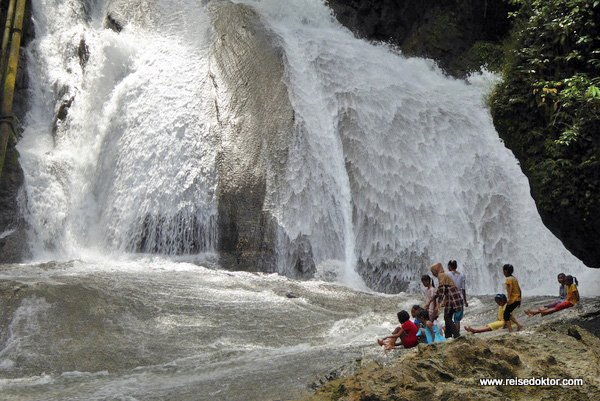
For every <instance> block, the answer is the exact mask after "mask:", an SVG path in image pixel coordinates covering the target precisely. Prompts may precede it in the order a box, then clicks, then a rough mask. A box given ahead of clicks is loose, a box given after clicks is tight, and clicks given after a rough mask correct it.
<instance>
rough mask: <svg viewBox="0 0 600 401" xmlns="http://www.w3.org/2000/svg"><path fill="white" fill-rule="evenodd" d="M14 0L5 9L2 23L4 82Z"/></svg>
mask: <svg viewBox="0 0 600 401" xmlns="http://www.w3.org/2000/svg"><path fill="white" fill-rule="evenodd" d="M15 3H16V2H15V0H10V3H8V8H7V10H6V22H5V24H4V33H3V35H2V59H1V60H2V63H1V64H0V66H2V78H3V81H2V83H4V73H5V72H6V71H5V69H6V59H7V57H8V44H9V43H10V28H11V27H12V23H13V17H14V14H15Z"/></svg>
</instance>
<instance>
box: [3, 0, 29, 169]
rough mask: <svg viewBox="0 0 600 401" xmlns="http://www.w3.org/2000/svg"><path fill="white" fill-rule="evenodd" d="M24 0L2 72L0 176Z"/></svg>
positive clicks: (21, 29)
mask: <svg viewBox="0 0 600 401" xmlns="http://www.w3.org/2000/svg"><path fill="white" fill-rule="evenodd" d="M25 2H26V0H17V9H16V13H15V20H14V25H13V28H12V30H11V31H12V40H11V42H10V52H9V55H8V61H7V64H6V72H5V74H4V85H3V86H2V107H1V111H2V120H0V177H1V176H2V168H3V167H4V157H5V156H6V147H7V146H8V138H9V137H10V134H11V132H12V129H13V127H12V124H11V123H10V122H9V121H7V120H6V118H8V117H9V116H12V106H13V99H14V94H15V83H16V80H17V67H18V65H19V50H20V47H21V37H22V36H23V19H24V17H25ZM5 33H6V32H5Z"/></svg>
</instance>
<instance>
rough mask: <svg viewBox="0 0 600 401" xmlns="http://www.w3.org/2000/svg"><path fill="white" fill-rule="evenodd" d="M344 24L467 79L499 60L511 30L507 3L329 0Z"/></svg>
mask: <svg viewBox="0 0 600 401" xmlns="http://www.w3.org/2000/svg"><path fill="white" fill-rule="evenodd" d="M328 4H329V6H330V7H331V8H332V9H333V11H334V14H335V16H336V18H337V19H338V20H339V21H340V23H341V24H342V25H344V26H346V27H347V28H349V29H350V30H351V31H353V32H354V33H355V34H356V35H357V36H359V37H363V38H366V39H370V40H378V41H385V42H390V43H392V44H394V45H397V46H398V47H399V48H400V49H401V50H402V52H403V53H404V54H406V55H407V56H419V57H427V58H432V59H434V60H436V61H437V62H438V63H439V65H440V67H442V69H444V70H445V71H446V72H448V73H449V74H451V75H454V76H464V75H465V74H466V73H467V72H469V71H471V70H478V69H479V67H480V66H481V65H482V63H485V62H486V61H490V60H489V59H490V56H491V57H492V58H494V57H496V56H495V55H492V54H489V53H490V52H493V53H497V54H499V49H496V50H494V49H493V48H494V45H497V44H498V43H499V42H500V41H501V40H503V39H504V37H505V36H506V34H507V33H508V31H509V29H510V24H509V21H508V19H507V13H508V12H509V11H510V10H511V6H510V5H509V4H508V2H506V1H503V0H489V1H487V0H486V1H477V0H462V1H457V0H405V1H392V0H381V1H373V0H328Z"/></svg>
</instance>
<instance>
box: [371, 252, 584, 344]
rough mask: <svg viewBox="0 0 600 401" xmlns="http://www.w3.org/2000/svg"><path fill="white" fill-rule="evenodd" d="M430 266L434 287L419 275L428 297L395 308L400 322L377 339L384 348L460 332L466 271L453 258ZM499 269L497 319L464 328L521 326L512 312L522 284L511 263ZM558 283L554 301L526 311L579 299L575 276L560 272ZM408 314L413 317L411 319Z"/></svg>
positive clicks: (553, 309)
mask: <svg viewBox="0 0 600 401" xmlns="http://www.w3.org/2000/svg"><path fill="white" fill-rule="evenodd" d="M430 270H431V274H432V275H433V277H435V278H436V279H437V280H438V286H437V288H436V287H435V285H434V281H433V278H431V277H430V276H429V275H427V274H425V275H423V276H422V277H421V282H422V284H423V286H424V287H425V289H426V290H425V294H426V298H427V301H426V303H425V305H424V306H423V307H421V306H420V305H414V306H413V307H412V309H411V311H410V315H409V313H408V312H407V311H405V310H402V311H400V312H398V321H399V322H400V326H398V327H396V329H395V330H394V331H393V332H392V335H390V336H388V337H384V338H382V339H380V340H377V343H378V344H379V345H381V346H382V347H384V348H385V349H393V348H395V347H398V346H400V345H402V346H403V347H404V348H411V347H414V346H416V345H417V344H418V343H419V342H421V343H426V344H428V343H433V342H441V341H445V340H446V339H447V338H451V337H453V338H456V337H458V336H460V321H461V320H462V317H463V313H464V308H465V307H467V306H469V305H468V303H467V293H466V289H465V281H466V280H465V275H464V274H463V273H461V272H459V271H458V270H457V263H456V261H455V260H451V261H449V262H448V273H446V272H445V271H444V268H443V266H442V264H441V263H436V264H434V265H433V266H431V267H430ZM502 272H503V274H504V277H506V281H505V285H506V294H496V296H495V298H494V300H495V302H496V304H497V305H498V320H496V321H495V322H492V323H489V324H487V325H486V326H483V327H479V328H472V327H469V326H465V330H467V331H468V332H470V333H474V334H475V333H482V332H485V331H492V330H499V329H502V328H506V329H508V331H509V332H512V330H513V329H512V324H513V323H514V324H515V325H516V326H517V330H521V329H522V328H523V325H522V324H521V323H520V322H519V321H518V320H517V319H516V317H515V316H514V314H513V312H514V311H515V309H517V308H518V307H519V306H521V287H520V286H519V281H518V280H517V279H516V278H515V277H514V276H513V272H514V267H513V266H512V265H510V264H506V265H504V266H502ZM558 283H559V284H560V287H559V300H558V301H557V302H553V303H551V304H549V305H546V306H544V307H543V308H539V309H536V310H532V309H527V310H525V314H527V315H528V316H535V315H537V314H540V315H542V316H545V315H549V314H551V313H555V312H558V311H560V310H563V309H566V308H570V307H572V306H574V305H576V304H577V303H578V302H579V291H578V290H577V285H579V283H578V282H577V278H575V277H573V276H567V275H565V274H564V273H560V274H559V275H558ZM441 307H444V315H443V316H444V323H443V324H442V323H441V322H439V321H438V316H439V310H440V308H441ZM411 316H412V319H413V320H411Z"/></svg>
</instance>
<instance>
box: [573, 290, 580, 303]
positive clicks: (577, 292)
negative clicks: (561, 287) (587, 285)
mask: <svg viewBox="0 0 600 401" xmlns="http://www.w3.org/2000/svg"><path fill="white" fill-rule="evenodd" d="M573 297H574V298H575V302H579V290H577V291H573Z"/></svg>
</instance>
